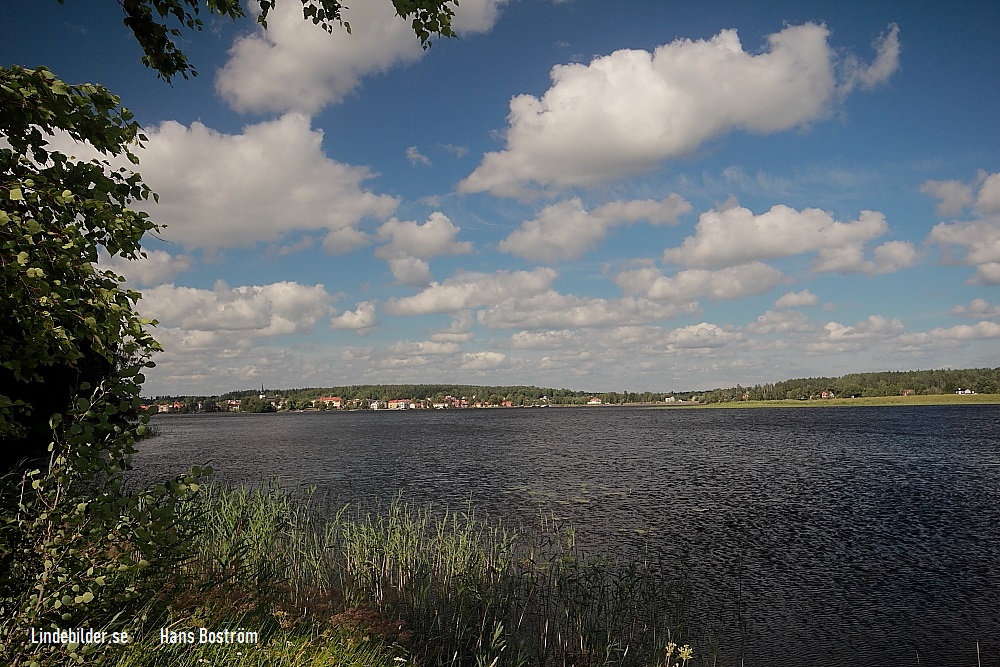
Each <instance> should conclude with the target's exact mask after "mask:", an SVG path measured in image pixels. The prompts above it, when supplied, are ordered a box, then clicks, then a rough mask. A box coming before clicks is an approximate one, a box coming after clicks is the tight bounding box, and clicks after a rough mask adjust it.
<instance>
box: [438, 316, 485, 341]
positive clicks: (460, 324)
mask: <svg viewBox="0 0 1000 667" xmlns="http://www.w3.org/2000/svg"><path fill="white" fill-rule="evenodd" d="M472 322H473V320H472V313H471V311H468V310H463V311H460V312H459V313H458V314H457V315H456V316H455V317H454V318H453V319H452V321H451V325H449V327H448V328H447V329H445V330H443V331H435V332H433V333H431V335H430V339H431V340H433V341H437V342H439V343H466V342H468V341H471V340H472V339H474V338H475V334H473V333H472V332H471V331H470V329H471V328H472Z"/></svg>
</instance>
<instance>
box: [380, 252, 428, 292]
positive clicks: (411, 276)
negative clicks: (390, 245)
mask: <svg viewBox="0 0 1000 667" xmlns="http://www.w3.org/2000/svg"><path fill="white" fill-rule="evenodd" d="M387 261H388V262H389V270H390V271H392V277H393V278H395V279H396V280H398V281H399V282H401V283H403V284H404V285H410V286H413V287H423V286H424V285H426V284H427V283H429V282H430V281H431V266H430V264H428V263H427V262H425V261H424V260H422V259H417V258H416V257H407V256H405V255H404V256H402V257H390V258H389V259H388V260H387Z"/></svg>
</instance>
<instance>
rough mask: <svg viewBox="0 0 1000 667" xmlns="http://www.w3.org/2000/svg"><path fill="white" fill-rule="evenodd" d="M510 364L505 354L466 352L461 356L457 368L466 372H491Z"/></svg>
mask: <svg viewBox="0 0 1000 667" xmlns="http://www.w3.org/2000/svg"><path fill="white" fill-rule="evenodd" d="M509 363H510V360H509V358H508V357H507V355H506V354H503V353H501V352H494V351H492V350H486V351H483V352H468V353H466V354H463V355H462V363H461V364H460V365H459V368H461V369H462V370H467V371H492V370H496V369H499V368H502V367H504V366H507V365H508V364H509Z"/></svg>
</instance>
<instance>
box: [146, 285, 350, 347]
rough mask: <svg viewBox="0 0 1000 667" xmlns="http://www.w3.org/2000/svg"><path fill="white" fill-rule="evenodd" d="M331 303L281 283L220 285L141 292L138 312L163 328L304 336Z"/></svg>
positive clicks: (319, 293)
mask: <svg viewBox="0 0 1000 667" xmlns="http://www.w3.org/2000/svg"><path fill="white" fill-rule="evenodd" d="M332 302H333V296H332V295H330V294H329V293H328V292H327V291H326V289H325V288H324V287H323V285H300V284H299V283H295V282H288V281H284V282H278V283H272V284H270V285H244V286H241V287H229V286H228V285H226V284H225V283H223V282H221V281H220V282H218V283H216V284H215V286H214V287H213V289H210V290H206V289H197V288H193V287H177V286H175V285H172V284H168V285H159V286H157V287H153V288H151V289H147V290H144V291H143V298H142V300H141V301H140V302H139V308H140V311H141V312H142V314H143V315H144V316H145V317H150V318H154V319H157V320H159V321H160V322H162V323H163V324H164V325H165V326H166V327H175V328H178V329H181V330H184V331H187V332H192V331H202V332H208V333H210V334H211V333H217V332H240V333H241V335H243V336H250V337H258V336H278V335H285V334H304V333H309V332H311V331H312V330H313V328H314V327H315V325H316V322H317V321H319V320H320V319H321V318H323V317H325V316H326V315H328V314H329V313H330V311H331V304H332ZM203 338H211V336H207V337H203Z"/></svg>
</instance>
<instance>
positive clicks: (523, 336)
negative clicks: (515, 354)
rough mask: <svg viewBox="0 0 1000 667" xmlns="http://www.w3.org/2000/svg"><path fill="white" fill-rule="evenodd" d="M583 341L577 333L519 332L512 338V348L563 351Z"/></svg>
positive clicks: (562, 331)
mask: <svg viewBox="0 0 1000 667" xmlns="http://www.w3.org/2000/svg"><path fill="white" fill-rule="evenodd" d="M580 340H581V336H580V334H579V332H577V331H571V330H569V329H560V330H558V331H518V332H517V333H515V334H512V335H511V337H510V344H511V347H513V348H515V349H518V350H562V349H566V348H567V347H573V346H575V345H576V344H577V342H579V341H580Z"/></svg>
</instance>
